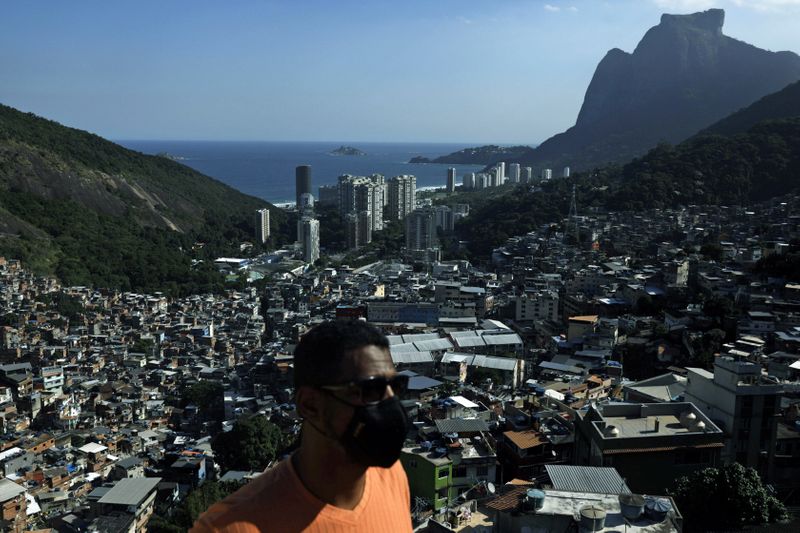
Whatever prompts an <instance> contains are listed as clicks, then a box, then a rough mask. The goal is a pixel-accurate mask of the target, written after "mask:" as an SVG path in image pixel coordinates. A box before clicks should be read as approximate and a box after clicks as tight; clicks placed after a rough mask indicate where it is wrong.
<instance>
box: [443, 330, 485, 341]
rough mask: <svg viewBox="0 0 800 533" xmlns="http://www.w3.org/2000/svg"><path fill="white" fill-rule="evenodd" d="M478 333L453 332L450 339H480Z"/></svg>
mask: <svg viewBox="0 0 800 533" xmlns="http://www.w3.org/2000/svg"><path fill="white" fill-rule="evenodd" d="M479 336H480V335H478V332H477V331H451V332H450V337H452V338H453V339H463V338H465V337H479Z"/></svg>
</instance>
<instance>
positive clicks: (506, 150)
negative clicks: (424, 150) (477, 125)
mask: <svg viewBox="0 0 800 533" xmlns="http://www.w3.org/2000/svg"><path fill="white" fill-rule="evenodd" d="M530 149H531V147H530V146H497V145H495V144H490V145H486V146H478V147H477V148H464V149H463V150H459V151H458V152H453V153H452V154H447V155H443V156H440V157H436V158H434V159H429V158H427V157H420V156H417V157H412V158H411V160H410V161H409V162H410V163H437V164H450V165H493V164H494V163H497V162H499V161H506V160H508V159H513V158H516V157H519V156H521V155H522V154H524V153H525V152H527V151H529V150H530Z"/></svg>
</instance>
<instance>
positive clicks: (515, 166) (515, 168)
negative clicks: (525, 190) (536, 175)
mask: <svg viewBox="0 0 800 533" xmlns="http://www.w3.org/2000/svg"><path fill="white" fill-rule="evenodd" d="M519 178H520V170H519V163H511V164H510V165H509V166H508V180H509V181H510V182H511V183H519Z"/></svg>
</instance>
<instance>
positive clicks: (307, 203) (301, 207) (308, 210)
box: [297, 192, 314, 216]
mask: <svg viewBox="0 0 800 533" xmlns="http://www.w3.org/2000/svg"><path fill="white" fill-rule="evenodd" d="M297 212H298V213H300V216H304V215H306V216H312V215H313V214H314V195H313V194H311V193H310V192H304V193H303V194H301V195H300V202H299V203H298V204H297Z"/></svg>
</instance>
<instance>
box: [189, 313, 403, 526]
mask: <svg viewBox="0 0 800 533" xmlns="http://www.w3.org/2000/svg"><path fill="white" fill-rule="evenodd" d="M294 382H295V402H296V405H297V411H298V413H299V414H300V416H302V417H303V428H302V437H301V442H300V447H299V448H298V450H297V451H296V452H295V453H294V454H293V455H292V456H291V457H290V458H288V459H285V460H283V461H281V462H280V463H279V464H278V465H277V466H275V467H273V468H271V469H270V470H267V471H266V472H264V473H263V474H262V475H260V476H259V477H257V478H256V479H255V480H253V481H252V482H250V483H249V484H248V485H245V486H244V487H242V488H241V489H239V490H238V491H237V492H235V493H234V494H232V495H231V496H229V497H228V498H226V499H225V500H223V501H222V502H219V503H217V504H214V505H213V506H211V508H210V509H209V510H208V511H206V512H205V513H204V514H203V515H202V516H201V517H200V518H199V519H198V520H197V522H196V523H195V525H194V528H193V529H192V531H194V532H197V533H201V532H225V533H251V532H256V531H275V532H294V531H307V532H326V533H328V532H330V533H339V532H356V531H358V532H360V531H364V532H373V531H381V532H384V531H386V532H395V531H397V532H409V531H411V529H412V528H411V513H410V507H411V505H410V494H409V488H408V479H407V478H406V475H405V472H404V471H403V467H402V466H401V464H400V462H399V461H398V458H399V456H400V451H401V449H402V446H403V442H404V440H405V436H406V433H407V431H408V419H407V417H406V413H405V411H404V409H403V406H402V405H401V404H400V400H399V398H398V396H397V395H399V394H400V393H401V392H402V391H403V390H405V387H406V385H408V378H407V377H406V376H402V375H398V374H397V372H396V371H395V369H394V365H393V364H392V358H391V356H390V355H389V343H388V341H387V339H386V337H385V336H384V335H383V334H382V333H381V332H380V331H378V330H377V329H375V328H374V327H373V326H370V325H369V324H367V323H366V322H361V321H352V320H351V321H333V322H326V323H324V324H321V325H319V326H317V327H315V328H314V329H312V330H310V331H309V332H308V333H306V334H305V335H304V336H303V338H302V339H301V340H300V343H299V344H298V345H297V348H296V350H295V356H294Z"/></svg>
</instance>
